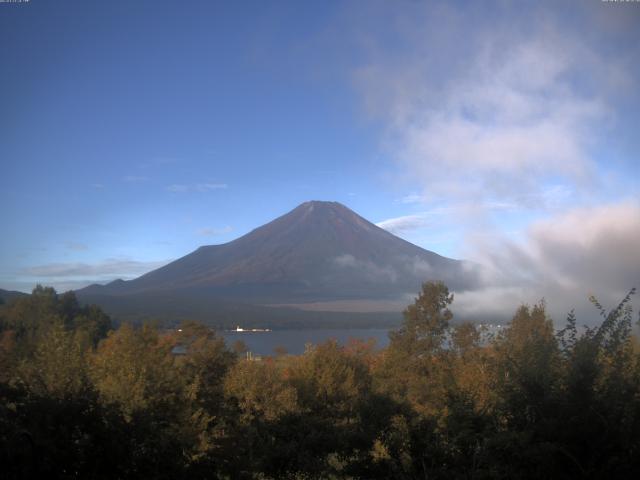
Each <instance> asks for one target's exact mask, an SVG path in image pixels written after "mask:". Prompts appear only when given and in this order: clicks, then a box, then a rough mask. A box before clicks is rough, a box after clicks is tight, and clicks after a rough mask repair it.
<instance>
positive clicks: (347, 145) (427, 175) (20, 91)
mask: <svg viewBox="0 0 640 480" xmlns="http://www.w3.org/2000/svg"><path fill="white" fill-rule="evenodd" d="M639 27H640V3H620V2H600V1H587V2H580V4H578V3H577V2H513V3H512V2H504V1H497V2H482V5H478V4H477V3H476V2H409V1H406V2H402V1H401V2H383V1H367V2H364V1H354V2H348V1H341V2H299V1H295V2H258V1H256V2H245V1H238V2H208V1H184V2H157V1H153V2H151V1H135V2H131V1H129V2H124V1H111V2H86V1H84V2H83V1H70V0H60V1H56V2H47V1H43V0H31V1H28V2H23V3H15V4H0V42H1V45H2V47H0V65H2V76H1V77H0V105H1V112H2V113H1V114H0V122H1V123H0V159H1V162H2V175H1V176H0V190H1V193H0V195H2V197H1V198H2V203H3V206H4V208H3V213H4V218H3V225H4V228H3V235H2V240H1V244H0V287H2V288H10V289H18V290H24V291H29V290H30V289H31V288H32V286H33V284H34V283H36V282H40V283H45V284H52V285H54V286H56V287H57V288H59V289H62V290H64V289H67V288H75V287H79V286H82V285H85V284H87V283H91V282H94V281H101V282H104V281H108V280H111V279H114V278H118V277H124V278H132V277H135V276H137V275H139V274H141V273H144V272H145V271H148V270H149V269H152V268H155V267H157V266H159V265H161V264H162V263H164V262H167V261H169V260H171V259H175V258H178V257H180V256H182V255H185V254H186V253H188V252H190V251H192V250H193V249H195V248H197V247H198V246H200V245H203V244H215V243H223V242H227V241H230V240H232V239H234V238H237V237H238V236H240V235H242V234H244V233H246V232H248V231H249V230H251V229H252V228H255V227H256V226H259V225H261V224H263V223H265V222H267V221H269V220H271V219H273V218H274V217H276V216H278V215H281V214H283V213H286V212H287V211H289V210H291V209H292V208H294V207H295V206H296V205H297V204H299V203H301V202H303V201H306V200H310V199H320V200H336V201H340V202H342V203H344V204H346V205H347V206H349V207H351V208H352V209H354V210H355V211H357V212H358V213H360V214H361V215H363V216H365V217H366V218H368V219H370V220H372V221H374V222H379V223H380V224H381V225H382V226H384V227H385V228H387V229H389V230H390V231H392V232H394V233H396V234H398V235H400V236H403V237H404V238H406V239H408V240H410V241H412V242H414V243H416V244H418V245H420V246H422V247H425V248H428V249H431V250H434V251H436V252H438V253H441V254H443V255H448V256H453V257H456V258H471V259H473V260H476V261H480V262H484V263H486V264H487V265H490V266H491V267H492V269H493V270H492V271H493V272H494V275H492V277H491V278H489V279H487V282H488V283H487V285H488V287H487V288H491V289H493V290H492V291H494V293H495V292H497V291H499V292H500V294H501V295H503V294H504V295H507V297H508V298H509V299H513V298H518V299H521V298H526V295H524V294H523V292H525V291H527V292H529V293H531V294H532V295H534V296H536V295H537V296H540V295H544V294H545V289H548V288H550V287H549V285H552V289H557V285H556V284H557V283H558V282H559V283H561V284H562V285H563V288H576V287H575V283H576V279H578V278H585V275H587V273H585V271H584V268H585V267H584V265H585V264H588V263H589V261H588V259H590V258H595V257H598V258H600V257H601V256H602V255H608V254H609V253H610V251H611V250H612V247H611V245H610V243H607V242H608V241H613V240H610V239H611V235H607V234H605V232H611V231H615V232H616V233H615V235H613V237H615V239H614V240H615V242H614V244H615V248H613V250H616V251H622V252H625V253H626V254H628V255H631V256H632V257H635V256H636V255H635V254H636V253H637V254H638V255H637V257H638V258H640V251H639V250H638V249H637V248H636V249H635V250H634V246H633V239H634V238H637V236H636V235H637V234H638V232H640V226H638V223H639V222H640V209H639V207H638V200H639V198H640V187H639V181H638V178H639V177H640V170H639V167H638V152H639V149H640V135H638V134H637V125H638V123H639V122H638V120H639V118H638V117H639V113H638V112H639V110H638V109H639V108H640V95H639V93H638V92H639V91H640V90H639V89H638V81H639V79H640V78H639V77H640V74H639V71H638V68H639V67H638V65H639V62H638V60H640V28H639ZM572 222H573V223H572ZM566 225H574V226H575V229H576V230H575V231H565V230H563V228H566ZM558 232H563V233H562V236H561V237H558V235H560V234H559V233H558ZM585 238H586V239H591V240H589V241H586V240H585ZM607 238H609V240H606V239H607ZM605 240H606V241H605ZM585 242H586V243H585ZM616 242H617V243H616ZM567 243H568V244H569V245H568V246H567V245H566V244H567ZM575 245H579V246H580V248H582V249H583V250H581V251H582V256H581V257H580V258H581V259H582V260H580V261H578V260H576V261H575V262H571V264H567V265H564V263H566V262H564V261H560V262H559V261H558V255H562V257H561V259H565V258H566V255H564V253H563V252H565V249H568V250H569V251H576V248H578V247H576V246H575ZM607 258H608V257H607ZM610 260H611V261H610V262H609V264H610V265H619V264H622V265H624V268H623V270H624V271H622V272H619V271H615V272H612V273H611V276H610V277H611V278H612V279H613V278H617V277H619V278H620V280H619V281H613V283H614V284H615V285H612V284H611V282H609V283H607V284H606V285H605V284H604V283H603V282H602V281H601V280H594V281H593V282H592V287H589V288H593V289H595V290H598V289H600V290H602V289H605V290H607V292H609V293H611V295H617V294H619V293H620V291H621V289H622V288H623V287H624V288H627V287H626V284H628V283H629V281H630V280H631V281H632V280H634V279H636V278H637V279H640V275H639V274H638V273H639V272H640V263H639V262H640V261H632V262H631V265H629V261H626V262H618V260H617V259H616V258H611V259H610ZM616 262H618V263H616ZM559 263H560V264H563V265H562V266H561V267H558V266H557V265H558V264H559ZM609 264H608V265H609ZM507 265H508V266H510V269H511V270H518V269H520V270H526V269H530V270H532V272H531V273H530V274H527V275H525V276H526V277H527V278H529V277H533V278H535V279H536V280H535V282H534V283H533V284H518V285H517V290H516V291H514V290H513V287H514V285H515V283H517V282H515V280H514V277H513V272H512V271H511V272H507V271H505V269H506V266H507ZM600 270H601V269H600ZM616 273H619V275H616ZM518 278H520V277H518ZM550 278H552V279H553V281H552V282H550V280H549V279H550ZM607 279H609V277H607ZM563 282H564V283H563ZM587 283H589V282H587ZM541 285H546V287H544V288H539V287H540V286H541ZM630 286H632V285H629V287H630ZM585 288H586V287H585ZM507 290H508V291H507ZM579 293H580V294H583V293H584V292H582V291H580V292H579ZM470 298H471V297H470ZM486 298H488V297H486ZM463 300H464V299H463ZM463 303H464V302H463Z"/></svg>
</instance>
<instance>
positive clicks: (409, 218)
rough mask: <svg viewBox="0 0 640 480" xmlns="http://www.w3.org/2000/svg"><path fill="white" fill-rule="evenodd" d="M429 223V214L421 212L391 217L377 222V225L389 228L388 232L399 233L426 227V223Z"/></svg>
mask: <svg viewBox="0 0 640 480" xmlns="http://www.w3.org/2000/svg"><path fill="white" fill-rule="evenodd" d="M428 223H429V222H428V220H427V216H426V215H424V214H420V215H404V216H402V217H395V218H389V219H387V220H384V221H382V222H378V223H376V225H377V226H378V227H380V228H383V229H385V230H387V231H388V232H391V233H393V234H398V233H404V232H407V231H410V230H416V229H418V228H422V227H425V226H426V225H428Z"/></svg>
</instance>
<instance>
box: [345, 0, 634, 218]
mask: <svg viewBox="0 0 640 480" xmlns="http://www.w3.org/2000/svg"><path fill="white" fill-rule="evenodd" d="M478 8H479V7H478ZM512 10H513V9H512ZM398 12H402V13H398ZM386 13H387V14H389V17H390V18H389V22H388V25H390V26H394V27H396V30H393V33H394V35H397V37H398V38H397V41H396V42H388V36H386V35H385V36H380V38H378V36H377V35H376V33H371V32H368V31H367V32H366V33H364V34H363V37H364V38H365V40H363V41H362V43H364V44H366V45H367V47H366V48H365V55H364V57H365V58H366V60H365V61H364V62H363V63H362V64H361V66H360V67H358V68H357V69H356V70H355V72H354V79H355V84H356V86H357V88H358V89H359V91H360V93H361V94H362V96H363V99H364V103H365V105H366V107H367V109H368V111H369V112H370V113H371V114H372V115H373V116H375V117H377V118H379V119H381V120H382V121H383V122H384V123H385V125H386V127H387V136H386V139H385V141H384V148H385V149H386V150H387V151H388V152H389V153H390V154H391V156H392V157H393V158H394V159H395V160H396V161H397V162H398V164H399V165H400V166H401V167H402V170H403V172H405V174H406V177H407V178H408V179H409V181H411V182H412V183H414V184H418V185H420V187H421V190H422V191H421V192H420V193H418V194H416V193H414V194H411V195H408V196H406V197H403V198H402V199H401V200H400V202H401V203H408V204H409V203H430V202H433V201H436V200H437V201H439V202H443V201H445V202H449V201H452V202H457V203H460V202H463V201H464V202H467V203H471V204H474V203H476V202H478V201H479V200H487V199H495V200H498V201H509V202H512V203H519V202H527V200H528V197H530V196H535V195H540V194H541V191H542V190H543V189H544V188H546V186H547V185H548V184H549V183H554V184H556V185H560V186H563V187H566V188H567V191H570V192H571V194H572V195H573V193H574V190H575V189H578V190H580V189H583V188H584V187H587V186H590V185H592V184H593V183H595V182H597V181H598V178H597V175H595V172H596V170H597V168H598V167H597V166H596V164H595V162H594V160H593V151H594V149H595V147H597V146H598V142H599V140H600V139H602V138H603V137H604V136H605V135H606V133H607V132H608V130H609V129H610V127H611V126H612V125H613V122H614V120H615V117H614V115H613V111H614V110H613V108H612V107H611V105H610V104H609V101H608V100H609V96H610V95H612V94H611V91H612V90H613V88H612V86H613V84H616V85H620V84H622V83H624V82H621V81H619V80H616V78H617V77H624V73H625V72H624V69H623V68H621V67H620V65H619V62H618V58H617V57H619V55H617V56H616V55H615V54H614V55H607V56H605V55H603V54H599V53H598V51H597V50H596V49H593V48H589V46H587V45H585V42H584V39H583V37H582V35H581V33H580V32H577V31H575V30H573V29H572V28H569V26H567V25H565V24H564V23H562V24H560V23H559V22H558V20H556V19H554V18H552V15H550V14H548V13H547V12H546V10H545V9H543V8H540V9H536V8H535V7H534V8H531V11H530V12H528V15H524V16H523V15H515V13H516V12H514V11H509V8H508V7H506V8H505V12H503V14H502V15H501V16H500V17H498V18H496V16H493V15H487V13H486V12H482V11H478V12H475V13H476V14H477V15H476V14H474V13H473V12H467V11H465V12H464V13H461V12H460V11H458V10H456V9H455V8H454V7H452V6H448V5H446V4H443V3H435V2H434V3H431V2H428V3H423V4H419V5H416V6H411V7H408V8H405V9H396V10H394V11H393V12H391V13H390V12H386ZM509 13H510V15H509ZM525 17H526V18H527V20H526V21H525V20H523V18H525ZM499 18H501V19H502V20H500V19H499ZM398 43H400V44H401V45H402V46H403V47H404V48H403V49H402V50H398ZM389 45H391V46H389ZM559 46H561V48H560V47H559ZM609 71H613V72H616V73H615V75H614V74H612V75H609ZM621 72H622V73H621ZM627 76H628V75H627ZM627 83H629V82H627ZM531 206H532V205H531V204H530V203H529V204H527V207H531ZM537 206H539V205H537Z"/></svg>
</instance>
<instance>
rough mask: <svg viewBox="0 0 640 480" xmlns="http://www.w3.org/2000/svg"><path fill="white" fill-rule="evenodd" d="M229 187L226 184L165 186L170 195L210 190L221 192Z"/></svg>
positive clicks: (175, 184)
mask: <svg viewBox="0 0 640 480" xmlns="http://www.w3.org/2000/svg"><path fill="white" fill-rule="evenodd" d="M228 187H229V186H228V185H227V184H226V183H196V184H177V183H174V184H172V185H168V186H167V188H166V189H167V190H168V191H169V192H172V193H186V192H209V191H212V190H223V189H226V188H228Z"/></svg>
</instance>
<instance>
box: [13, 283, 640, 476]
mask: <svg viewBox="0 0 640 480" xmlns="http://www.w3.org/2000/svg"><path fill="white" fill-rule="evenodd" d="M632 293H633V292H631V294H632ZM452 301H453V297H452V295H450V294H449V291H448V289H447V287H445V286H444V284H442V283H434V282H428V283H425V284H424V285H423V288H422V292H421V294H420V296H419V297H418V298H417V299H416V301H415V302H414V304H412V305H410V306H409V307H407V309H406V310H405V311H404V321H403V323H402V325H401V326H400V328H398V329H397V330H395V331H393V332H392V333H391V334H390V336H391V342H390V345H389V347H388V348H386V349H383V350H378V349H375V348H374V346H373V345H371V344H369V343H364V342H358V341H354V342H352V343H351V344H349V345H345V346H340V345H337V344H336V343H335V342H326V343H324V344H321V345H316V346H313V347H309V348H308V349H307V351H306V352H305V353H304V354H303V355H300V356H290V355H286V353H285V352H282V351H278V352H277V353H276V354H274V356H273V357H269V358H263V359H261V360H260V361H256V360H248V359H247V357H246V356H245V355H244V354H243V352H242V346H241V345H236V346H235V347H234V348H233V349H230V348H229V347H228V346H226V345H225V344H224V342H223V340H222V339H221V338H220V337H219V336H217V335H216V334H215V333H214V332H213V331H212V330H211V329H210V328H207V327H205V326H203V325H201V324H198V323H193V322H190V323H185V324H183V325H182V326H181V329H180V330H171V331H161V330H158V329H157V328H154V327H153V326H151V325H150V324H147V325H144V326H142V327H138V328H136V327H132V326H130V325H127V324H124V325H122V326H120V327H119V328H117V329H113V326H112V324H111V321H110V319H109V317H108V316H106V315H105V314H104V313H103V311H102V310H101V309H100V308H98V307H95V306H81V305H80V304H79V303H78V301H77V300H76V298H75V295H74V294H73V293H66V294H62V295H58V294H56V292H55V291H54V290H53V289H51V288H42V287H38V288H36V289H35V290H34V292H33V294H32V295H30V296H28V297H24V298H18V299H14V300H12V301H11V302H9V303H7V304H4V305H1V306H0V332H1V333H0V465H2V467H1V468H2V477H3V478H8V479H14V478H48V479H49V478H54V479H55V478H83V479H87V478H105V479H106V478H110V479H111V478H167V479H169V478H171V479H176V478H178V479H180V478H184V479H191V478H193V479H206V478H211V479H235V478H254V479H269V478H274V479H275V478H291V479H315V478H318V479H320V478H322V479H324V478H334V479H375V478H379V479H383V478H384V479H387V478H397V479H414V478H415V479H424V478H461V479H471V478H487V479H488V478H504V479H506V478H603V477H607V478H636V477H637V475H638V473H640V348H639V345H638V343H637V340H636V338H635V337H634V336H633V335H632V333H631V331H632V312H631V309H630V308H629V307H628V303H629V302H628V297H627V298H626V299H624V300H623V301H622V302H621V304H620V305H619V306H618V307H616V308H615V309H613V310H612V311H610V312H606V311H605V310H604V309H603V308H602V307H601V306H600V305H599V304H598V303H597V301H595V299H594V305H595V308H597V309H599V310H600V312H601V313H602V323H601V324H600V325H599V326H598V327H594V328H592V329H586V330H584V329H580V328H579V327H578V320H577V319H576V318H574V316H573V315H569V317H568V319H567V322H566V326H565V328H564V329H563V330H561V331H560V332H559V333H557V332H556V331H554V328H553V324H552V321H551V320H550V319H549V318H548V316H547V314H546V312H545V306H544V304H543V303H541V304H538V305H534V306H521V307H519V308H518V309H517V310H516V312H515V314H514V316H513V318H512V320H511V322H510V323H509V324H508V325H507V326H506V327H505V328H504V329H503V330H502V332H501V333H500V334H498V335H495V336H493V337H488V336H487V333H486V332H483V331H482V330H481V329H479V328H478V327H477V326H475V325H473V324H458V325H455V326H454V325H453V324H452V320H453V318H452V314H451V312H450V311H449V306H450V304H451V302H452ZM178 346H179V347H180V348H179V349H177V348H176V347H178Z"/></svg>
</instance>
